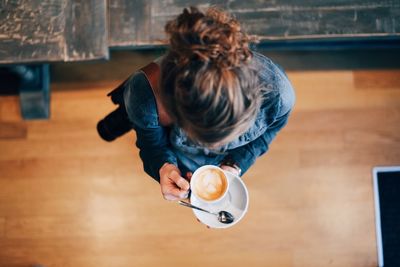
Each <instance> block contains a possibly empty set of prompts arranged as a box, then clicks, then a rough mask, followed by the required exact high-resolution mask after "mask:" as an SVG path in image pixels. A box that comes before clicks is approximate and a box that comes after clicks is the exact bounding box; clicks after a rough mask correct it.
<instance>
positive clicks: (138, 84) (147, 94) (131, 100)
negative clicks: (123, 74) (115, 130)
mask: <svg viewBox="0 0 400 267" xmlns="http://www.w3.org/2000/svg"><path fill="white" fill-rule="evenodd" d="M124 103H125V107H126V111H127V113H128V117H129V119H130V121H131V122H132V123H133V124H134V125H135V126H136V127H140V128H154V127H158V126H159V125H158V114H157V105H156V100H155V97H154V94H153V91H152V89H151V86H150V83H149V81H148V80H147V78H146V76H145V75H144V73H143V72H141V71H137V72H135V73H134V74H132V75H131V76H130V77H129V78H128V79H127V81H126V82H125V90H124Z"/></svg>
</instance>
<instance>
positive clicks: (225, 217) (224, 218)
mask: <svg viewBox="0 0 400 267" xmlns="http://www.w3.org/2000/svg"><path fill="white" fill-rule="evenodd" d="M178 203H179V204H180V205H182V206H185V207H189V208H192V209H196V210H201V211H204V212H207V213H210V214H213V215H215V216H217V219H218V221H219V222H221V223H225V224H229V223H232V222H233V221H234V220H235V217H233V215H232V214H230V213H229V212H227V211H224V210H221V211H220V212H218V213H214V212H211V211H208V210H205V209H202V208H199V207H196V206H193V205H192V204H190V203H187V202H185V201H182V200H180V201H178Z"/></svg>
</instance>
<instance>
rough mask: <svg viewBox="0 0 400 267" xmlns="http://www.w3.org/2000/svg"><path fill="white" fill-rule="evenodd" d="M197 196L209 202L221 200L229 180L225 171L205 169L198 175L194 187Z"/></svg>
mask: <svg viewBox="0 0 400 267" xmlns="http://www.w3.org/2000/svg"><path fill="white" fill-rule="evenodd" d="M194 187H195V191H196V194H197V195H198V196H199V197H200V198H202V199H204V200H207V201H212V200H216V199H218V198H220V197H221V196H222V195H223V194H224V193H225V191H226V189H227V180H226V176H225V174H224V173H223V171H221V170H218V169H205V170H203V171H201V172H200V173H199V174H198V177H197V179H196V183H195V185H194Z"/></svg>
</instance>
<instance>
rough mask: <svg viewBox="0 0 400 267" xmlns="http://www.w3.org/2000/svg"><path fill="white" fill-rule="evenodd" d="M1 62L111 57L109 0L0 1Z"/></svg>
mask: <svg viewBox="0 0 400 267" xmlns="http://www.w3.org/2000/svg"><path fill="white" fill-rule="evenodd" d="M0 10H1V11H2V12H1V13H0V63H23V62H43V61H76V60H89V59H101V58H107V57H108V46H107V35H106V23H107V20H106V1H105V0H91V1H82V0H57V1H52V0H44V1H42V0H35V1H31V0H14V1H2V2H1V3H0Z"/></svg>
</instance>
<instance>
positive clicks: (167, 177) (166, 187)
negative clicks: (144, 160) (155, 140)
mask: <svg viewBox="0 0 400 267" xmlns="http://www.w3.org/2000/svg"><path fill="white" fill-rule="evenodd" d="M159 173H160V186H161V193H162V195H163V196H164V199H166V200H180V199H185V198H187V197H188V194H189V188H190V186H189V181H188V180H186V179H185V178H183V177H182V176H181V172H180V170H179V169H178V167H177V166H175V165H174V164H171V163H165V164H164V165H163V166H162V167H161V168H160V171H159Z"/></svg>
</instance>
